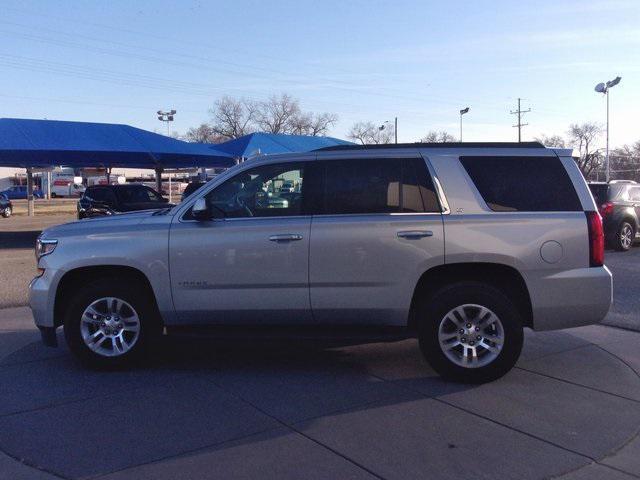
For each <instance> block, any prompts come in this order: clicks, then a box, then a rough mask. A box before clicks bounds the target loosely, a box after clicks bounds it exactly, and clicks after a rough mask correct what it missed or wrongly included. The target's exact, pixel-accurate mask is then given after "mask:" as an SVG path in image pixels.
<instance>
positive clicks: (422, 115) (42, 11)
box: [0, 0, 640, 146]
mask: <svg viewBox="0 0 640 480" xmlns="http://www.w3.org/2000/svg"><path fill="white" fill-rule="evenodd" d="M0 2H1V4H2V5H1V7H0V8H1V10H2V15H0V117H19V118H48V119H59V120H77V121H94V122H109V123H111V122H114V123H126V124H130V125H133V126H136V127H140V128H144V129H147V130H152V131H153V130H155V131H159V132H165V131H166V130H165V127H164V125H162V124H161V123H160V122H159V121H158V120H157V118H156V115H155V112H156V111H157V110H158V109H171V108H173V109H175V110H177V112H178V113H177V114H176V116H175V121H174V122H173V124H172V126H171V128H172V130H173V131H175V132H177V133H180V134H181V133H184V132H185V131H186V130H187V129H188V128H189V127H192V126H197V125H199V124H200V123H202V122H205V121H207V120H208V119H209V109H210V108H211V106H212V105H213V104H214V102H215V101H216V99H218V98H220V97H221V96H223V95H230V96H235V97H246V98H250V99H254V100H264V99H266V98H268V97H269V96H270V95H273V94H280V93H288V94H290V95H292V96H293V97H295V98H298V99H299V100H300V103H301V106H302V108H303V109H304V110H309V111H314V112H318V113H319V112H332V113H335V114H337V115H338V117H339V121H338V123H337V124H336V125H335V126H334V127H333V128H332V130H331V132H330V134H331V135H333V136H336V137H340V138H345V137H346V134H347V132H348V130H349V128H350V126H351V125H352V124H353V123H355V122H358V121H372V122H374V123H376V124H382V123H383V122H385V121H387V120H389V121H393V119H394V117H396V116H397V117H398V137H399V141H401V142H405V141H406V142H414V141H417V140H419V139H420V138H421V137H422V136H424V135H425V134H426V132H427V131H429V130H446V131H448V132H449V133H451V134H453V135H455V136H458V135H459V113H458V112H459V110H460V109H462V108H464V107H470V111H469V113H468V114H467V115H465V116H464V133H463V139H464V140H465V141H509V140H516V139H517V129H516V128H513V127H512V125H514V124H515V122H516V119H515V116H514V115H511V114H510V113H509V112H510V111H511V110H514V109H515V108H516V105H517V99H518V97H521V98H522V108H523V109H529V108H530V109H531V112H530V113H527V114H525V115H524V117H523V121H524V122H526V123H528V124H529V125H528V126H526V127H524V128H523V140H531V139H533V138H534V137H536V136H539V135H541V134H547V135H552V134H560V135H563V134H565V133H566V131H567V129H568V126H569V125H570V124H571V123H582V122H597V123H600V124H602V125H604V124H605V121H606V116H605V112H606V110H605V100H604V97H603V95H602V94H598V93H596V92H594V86H595V85H596V84H597V83H599V82H602V81H606V80H610V79H613V78H615V77H616V76H618V75H620V76H621V77H622V81H621V82H620V84H619V85H618V86H616V87H614V88H613V89H611V93H610V102H611V129H610V132H611V144H612V146H616V145H621V144H625V143H633V142H635V141H638V140H640V127H639V126H638V125H639V122H638V120H637V118H638V110H640V0H580V1H563V0H552V1H547V0H541V1H534V0H530V1H525V2H514V1H513V0H509V1H502V0H496V1H482V0H475V1H454V0H450V1H442V0H438V1H431V0H422V1H403V0H396V1H394V2H390V1H388V0H387V1H376V0H367V1H359V0H354V1H344V0H342V1H333V0H324V1H322V2H318V1H306V0H295V1H277V2H276V1H245V0H235V1H228V2H227V1H205V0H181V1H175V0H172V1H167V0H162V1H150V0H136V1H135V2H131V1H129V0H126V1H125V0H111V1H108V2H99V1H71V0H57V1H55V2H53V1H50V0H47V1H34V0H0Z"/></svg>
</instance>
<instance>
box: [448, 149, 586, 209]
mask: <svg viewBox="0 0 640 480" xmlns="http://www.w3.org/2000/svg"><path fill="white" fill-rule="evenodd" d="M460 162H461V163H462V166H463V167H464V168H465V170H466V171H467V173H468V174H469V177H470V178H471V181H472V182H473V183H474V184H475V186H476V188H477V189H478V192H479V193H480V195H481V196H482V198H483V199H484V201H485V202H486V204H487V206H488V207H489V208H490V209H491V210H493V211H495V212H575V211H581V210H582V205H581V203H580V199H579V198H578V195H577V194H576V191H575V189H574V187H573V183H572V182H571V179H570V178H569V175H568V174H567V172H566V170H565V169H564V166H563V165H562V163H561V162H560V160H559V159H558V158H557V157H471V156H465V157H460Z"/></svg>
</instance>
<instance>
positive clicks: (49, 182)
mask: <svg viewBox="0 0 640 480" xmlns="http://www.w3.org/2000/svg"><path fill="white" fill-rule="evenodd" d="M47 200H51V170H48V171H47Z"/></svg>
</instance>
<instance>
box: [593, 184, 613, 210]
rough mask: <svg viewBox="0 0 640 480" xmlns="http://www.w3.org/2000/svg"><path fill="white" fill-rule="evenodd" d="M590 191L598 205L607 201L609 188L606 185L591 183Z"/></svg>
mask: <svg viewBox="0 0 640 480" xmlns="http://www.w3.org/2000/svg"><path fill="white" fill-rule="evenodd" d="M589 189H590V190H591V194H592V195H593V199H594V200H595V201H596V204H597V205H600V204H601V203H604V202H606V201H607V195H608V191H609V186H608V185H607V184H604V183H590V184H589Z"/></svg>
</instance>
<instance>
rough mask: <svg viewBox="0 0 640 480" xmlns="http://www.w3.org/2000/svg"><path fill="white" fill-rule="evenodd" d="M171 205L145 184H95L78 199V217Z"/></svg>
mask: <svg viewBox="0 0 640 480" xmlns="http://www.w3.org/2000/svg"><path fill="white" fill-rule="evenodd" d="M172 206H173V205H171V204H169V203H167V199H166V198H164V197H163V196H162V195H160V194H159V193H158V192H156V191H155V190H154V189H153V188H150V187H147V186H146V185H138V184H131V185H95V186H92V187H88V188H87V189H86V190H85V192H84V194H83V195H82V198H81V199H80V200H78V218H79V219H83V218H88V217H100V216H105V215H113V214H116V213H123V212H133V211H136V210H153V209H158V208H166V207H172Z"/></svg>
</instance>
